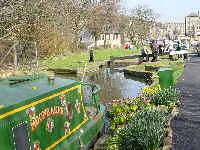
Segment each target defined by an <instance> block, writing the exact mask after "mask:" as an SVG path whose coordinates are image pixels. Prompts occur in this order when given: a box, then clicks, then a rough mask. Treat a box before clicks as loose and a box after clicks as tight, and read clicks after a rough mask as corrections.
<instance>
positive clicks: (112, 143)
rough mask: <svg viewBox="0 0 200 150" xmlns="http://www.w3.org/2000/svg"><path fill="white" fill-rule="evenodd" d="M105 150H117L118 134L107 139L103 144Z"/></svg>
mask: <svg viewBox="0 0 200 150" xmlns="http://www.w3.org/2000/svg"><path fill="white" fill-rule="evenodd" d="M105 148H106V150H119V134H114V135H113V136H111V137H109V138H108V139H107V140H106V143H105Z"/></svg>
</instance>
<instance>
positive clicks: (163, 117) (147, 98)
mask: <svg viewBox="0 0 200 150" xmlns="http://www.w3.org/2000/svg"><path fill="white" fill-rule="evenodd" d="M179 97H180V94H179V93H178V92H177V91H176V89H175V88H169V89H160V86H159V85H156V86H154V87H149V88H144V89H143V91H142V93H141V94H139V95H138V97H135V98H133V99H131V98H124V99H121V100H114V101H113V102H112V103H111V104H110V107H109V109H108V111H107V113H106V116H107V117H108V118H109V119H110V135H111V136H110V137H109V138H108V139H107V141H106V144H105V149H107V150H157V149H161V147H166V137H167V136H169V135H170V133H169V132H170V131H169V126H170V125H169V121H170V120H171V112H172V110H173V108H174V107H175V106H176V104H177V103H178V99H179ZM170 136H171V135H170ZM168 143H169V142H168Z"/></svg>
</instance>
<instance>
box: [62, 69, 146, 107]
mask: <svg viewBox="0 0 200 150" xmlns="http://www.w3.org/2000/svg"><path fill="white" fill-rule="evenodd" d="M59 76H61V77H64V78H68V79H73V80H82V78H83V77H82V76H76V75H59ZM83 81H84V82H86V83H94V84H98V85H100V87H101V91H100V93H99V96H100V103H103V104H107V103H109V102H111V101H112V100H115V99H120V98H125V97H135V96H137V95H138V93H141V91H142V88H144V87H147V86H148V84H147V83H145V81H144V80H142V79H138V78H135V77H133V76H131V75H126V74H124V72H123V71H120V69H118V70H112V69H110V68H104V69H101V70H100V71H99V72H95V73H93V74H92V75H89V76H87V75H86V76H84V78H83ZM84 92H86V93H87V90H86V89H85V90H84ZM88 95H89V94H88Z"/></svg>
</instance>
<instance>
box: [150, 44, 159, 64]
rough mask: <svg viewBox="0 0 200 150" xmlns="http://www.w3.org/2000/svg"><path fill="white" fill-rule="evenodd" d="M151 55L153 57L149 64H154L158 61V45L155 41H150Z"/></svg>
mask: <svg viewBox="0 0 200 150" xmlns="http://www.w3.org/2000/svg"><path fill="white" fill-rule="evenodd" d="M151 50H152V55H153V59H152V60H151V62H155V61H157V59H158V44H157V43H156V41H155V40H153V41H152V49H151Z"/></svg>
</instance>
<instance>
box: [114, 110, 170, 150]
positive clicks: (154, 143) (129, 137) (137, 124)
mask: <svg viewBox="0 0 200 150" xmlns="http://www.w3.org/2000/svg"><path fill="white" fill-rule="evenodd" d="M165 122H166V116H165V113H164V112H163V111H161V110H159V109H157V108H154V107H153V108H151V107H149V108H145V109H144V110H142V111H138V112H137V113H136V114H135V117H134V118H133V119H132V120H131V121H130V122H129V123H128V125H127V126H126V127H125V128H123V129H121V130H120V131H119V133H118V135H119V141H118V142H119V146H120V148H121V149H122V150H155V149H157V148H159V146H160V142H161V138H162V137H163V134H164V124H165Z"/></svg>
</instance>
